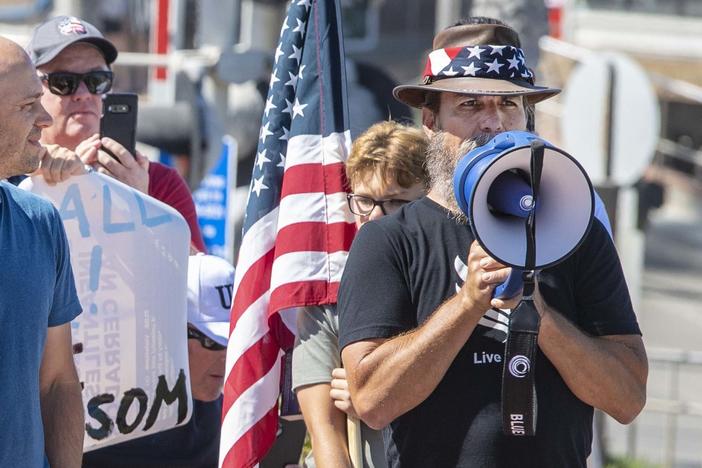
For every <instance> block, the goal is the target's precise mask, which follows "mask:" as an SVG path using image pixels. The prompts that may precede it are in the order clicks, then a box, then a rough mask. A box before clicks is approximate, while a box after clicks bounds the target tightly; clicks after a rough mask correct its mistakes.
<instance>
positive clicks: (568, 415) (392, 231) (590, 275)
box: [338, 198, 640, 468]
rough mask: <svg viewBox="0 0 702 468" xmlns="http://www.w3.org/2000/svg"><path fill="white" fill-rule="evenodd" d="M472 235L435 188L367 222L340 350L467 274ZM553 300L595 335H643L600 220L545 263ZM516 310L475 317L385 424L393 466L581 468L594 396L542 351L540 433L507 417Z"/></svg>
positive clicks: (388, 330)
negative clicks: (417, 400)
mask: <svg viewBox="0 0 702 468" xmlns="http://www.w3.org/2000/svg"><path fill="white" fill-rule="evenodd" d="M472 241H473V236H472V233H471V232H470V229H469V227H468V226H465V225H461V224H458V223H457V222H456V221H454V220H452V219H451V218H450V217H449V215H448V212H447V211H446V210H445V209H444V208H442V207H441V206H440V205H438V204H437V203H435V202H433V201H432V200H430V199H429V198H423V199H421V200H418V201H416V202H413V203H410V204H408V205H406V206H405V207H403V209H402V210H400V211H399V212H398V213H396V214H395V215H392V216H386V217H384V218H382V219H380V220H378V221H374V222H371V223H367V224H366V225H364V226H363V228H362V229H361V230H360V231H359V233H358V235H357V236H356V239H355V240H354V242H353V245H352V248H351V252H350V255H349V258H348V261H347V263H346V267H345V270H344V274H343V277H342V280H341V286H340V288H339V299H338V307H339V319H340V323H339V329H340V340H339V342H340V343H339V344H340V346H341V348H342V349H343V347H345V346H347V345H348V344H350V343H353V342H356V341H361V340H367V339H372V338H389V337H393V336H396V335H398V334H399V333H402V332H405V331H407V330H410V329H413V328H416V327H417V326H418V325H420V324H421V323H423V322H424V321H425V320H427V319H428V318H429V316H430V315H431V314H432V313H433V312H434V311H435V310H436V309H437V308H438V307H439V306H440V305H441V303H443V302H444V301H445V300H446V299H448V298H449V297H451V296H453V295H454V294H455V293H456V291H457V290H458V288H460V287H461V285H462V284H463V282H464V280H465V277H466V274H467V267H466V257H467V254H468V249H469V246H470V244H471V242H472ZM539 285H540V290H541V293H542V295H543V297H544V299H545V300H546V301H547V303H548V304H549V305H551V306H552V307H553V308H554V309H556V310H558V311H559V312H560V313H561V314H563V315H564V316H565V317H567V318H568V319H569V320H570V321H571V322H573V323H575V324H576V325H577V326H578V327H579V328H580V329H581V330H583V331H585V332H586V333H588V334H590V335H616V334H640V331H639V327H638V324H637V322H636V317H635V315H634V312H633V309H632V306H631V300H630V298H629V292H628V289H627V286H626V283H625V281H624V277H623V274H622V269H621V266H620V264H619V259H618V257H617V253H616V250H615V248H614V245H613V244H612V241H611V239H610V237H609V235H608V234H607V232H606V230H605V229H604V227H603V226H602V224H601V223H600V222H599V221H593V226H592V228H591V229H590V232H589V234H588V236H587V238H586V239H585V241H584V242H583V244H582V245H581V247H580V248H579V249H578V250H577V251H576V252H575V253H574V254H573V255H571V256H570V257H569V258H568V259H567V260H565V261H564V262H562V263H560V264H559V265H557V266H555V267H553V268H549V269H546V270H543V271H542V272H541V273H540V275H539ZM508 314H509V311H499V310H491V311H488V313H487V314H486V315H485V316H484V317H483V318H482V319H481V320H480V322H479V324H478V326H477V327H476V329H475V330H474V331H473V334H472V335H471V336H470V338H469V339H468V341H467V342H466V344H465V346H464V347H463V349H462V350H461V351H460V352H459V353H458V355H457V356H456V358H455V360H454V362H453V363H452V364H451V366H450V367H449V369H448V371H447V372H446V375H445V376H444V378H443V379H442V380H441V382H440V383H439V385H438V386H437V387H436V389H435V390H434V391H433V393H432V394H431V395H430V396H429V397H428V398H427V399H426V400H424V401H423V402H422V403H421V404H420V405H418V406H417V407H416V408H414V409H412V410H410V411H409V412H407V413H405V414H404V415H402V416H400V417H399V418H397V419H396V420H395V421H393V422H392V423H391V424H390V425H389V426H388V427H387V428H385V430H384V431H383V432H384V433H383V436H384V439H385V446H386V452H387V457H388V461H389V463H390V466H393V467H399V466H402V467H414V466H416V467H448V466H461V467H471V468H479V467H510V466H519V467H525V466H534V467H539V468H543V467H559V468H560V467H569V468H570V467H579V466H582V467H584V466H585V459H586V458H587V456H588V455H589V453H590V446H591V443H592V413H593V409H592V407H591V406H589V405H587V404H585V403H583V402H582V401H580V400H579V399H578V398H577V397H576V396H575V395H574V394H573V393H572V392H571V391H570V390H569V389H568V388H567V386H566V384H565V383H564V382H563V380H562V379H561V377H560V375H559V374H558V372H557V371H556V369H555V368H554V367H553V365H552V364H551V363H550V361H549V360H548V359H547V358H546V357H545V356H544V355H543V353H541V351H539V352H538V355H537V360H536V385H537V397H538V422H537V433H536V436H535V437H523V438H518V437H508V436H505V435H503V434H502V427H501V404H500V400H501V391H500V389H501V373H502V362H501V361H502V356H503V354H504V348H505V346H504V341H505V340H506V337H507V334H506V332H507V322H508V316H509V315H508Z"/></svg>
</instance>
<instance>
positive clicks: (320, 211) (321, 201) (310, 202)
mask: <svg viewBox="0 0 702 468" xmlns="http://www.w3.org/2000/svg"><path fill="white" fill-rule="evenodd" d="M279 209H280V217H279V218H278V231H280V230H281V229H283V228H284V227H286V226H290V225H291V224H295V223H305V222H322V223H328V224H333V223H352V222H353V216H352V215H351V212H350V211H349V209H348V204H347V202H346V192H338V193H332V194H329V195H326V196H325V194H324V193H322V192H318V193H300V194H296V195H288V196H287V197H285V198H283V199H282V200H281V201H280V208H279Z"/></svg>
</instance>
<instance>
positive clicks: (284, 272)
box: [271, 250, 349, 290]
mask: <svg viewBox="0 0 702 468" xmlns="http://www.w3.org/2000/svg"><path fill="white" fill-rule="evenodd" d="M348 255H349V253H348V252H347V251H345V250H344V251H339V252H330V253H327V252H310V251H305V252H291V253H287V254H284V255H281V256H280V257H278V258H277V259H276V260H275V263H274V264H273V272H272V273H271V290H274V289H275V288H278V287H280V286H282V285H284V284H288V283H295V282H298V281H329V282H332V283H335V282H338V281H341V274H342V271H343V266H344V263H345V262H346V257H348ZM327 267H328V268H327Z"/></svg>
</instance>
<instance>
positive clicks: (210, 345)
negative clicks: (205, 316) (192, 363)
mask: <svg viewBox="0 0 702 468" xmlns="http://www.w3.org/2000/svg"><path fill="white" fill-rule="evenodd" d="M188 339H189V340H190V339H192V340H197V341H199V342H200V344H201V345H202V347H203V348H205V349H209V350H210V351H222V350H225V349H227V347H226V346H222V345H221V344H219V343H217V342H216V341H215V340H213V339H212V338H210V337H209V336H207V335H205V334H204V333H202V332H201V331H200V330H198V329H196V328H191V327H188Z"/></svg>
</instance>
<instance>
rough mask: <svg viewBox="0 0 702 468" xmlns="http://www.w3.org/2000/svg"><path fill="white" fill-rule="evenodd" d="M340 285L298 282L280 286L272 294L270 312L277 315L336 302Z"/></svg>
mask: <svg viewBox="0 0 702 468" xmlns="http://www.w3.org/2000/svg"><path fill="white" fill-rule="evenodd" d="M338 291H339V283H327V282H326V281H297V282H291V283H286V284H282V285H280V286H278V287H277V288H275V289H274V290H273V291H272V292H271V304H270V306H269V309H268V310H269V311H271V313H276V312H278V311H280V310H282V309H287V308H289V307H301V306H305V305H315V304H332V303H334V302H336V296H337V293H338Z"/></svg>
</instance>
